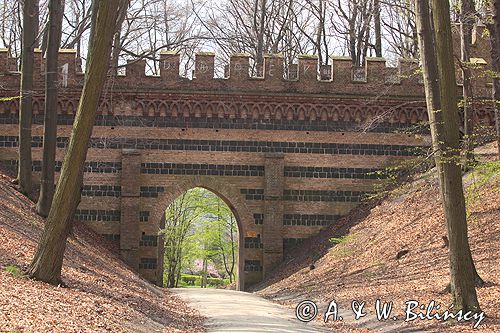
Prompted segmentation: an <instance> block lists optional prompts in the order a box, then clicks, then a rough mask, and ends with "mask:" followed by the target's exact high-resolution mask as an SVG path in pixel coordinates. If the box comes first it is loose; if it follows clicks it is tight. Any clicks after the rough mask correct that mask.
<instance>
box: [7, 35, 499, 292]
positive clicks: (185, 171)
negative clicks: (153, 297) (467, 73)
mask: <svg viewBox="0 0 500 333" xmlns="http://www.w3.org/2000/svg"><path fill="white" fill-rule="evenodd" d="M478 44H479V43H478ZM485 47H486V46H484V45H483V46H481V45H476V48H475V50H476V52H479V50H480V49H484V48H485ZM36 55H37V59H36V69H35V73H34V74H35V79H36V89H35V91H34V124H33V143H32V146H33V170H34V175H35V177H38V176H39V172H40V170H41V157H42V135H43V75H42V73H43V66H44V60H43V59H42V57H41V54H40V53H39V52H38V53H37V54H36ZM483 58H484V59H485V60H486V62H487V63H489V59H488V58H487V56H485V57H483ZM160 61H161V71H160V74H159V75H158V76H146V75H145V74H144V73H145V70H144V66H145V64H144V61H142V60H141V61H134V62H129V63H128V64H127V66H126V75H124V76H115V77H110V80H109V82H108V84H107V86H106V89H105V91H104V94H103V98H102V104H101V107H100V109H99V112H98V116H97V119H96V122H95V127H94V130H93V135H92V138H91V142H90V149H89V152H88V155H87V162H86V165H85V181H84V188H83V191H82V201H81V203H80V206H79V207H78V210H77V214H76V219H78V220H81V221H84V223H86V224H87V225H89V226H90V227H91V228H92V229H94V230H95V231H97V232H98V233H100V234H102V235H103V236H104V237H106V238H107V239H109V240H111V241H115V242H117V244H119V248H120V251H121V254H122V257H123V258H124V260H125V261H126V262H128V263H129V264H130V265H131V266H132V267H133V268H134V269H136V270H137V271H138V272H139V273H140V274H141V275H142V276H144V277H145V278H147V279H149V280H150V281H153V282H155V283H157V284H159V285H161V284H162V266H163V264H162V257H163V255H162V253H163V245H162V242H161V240H160V239H159V237H158V236H157V235H158V230H159V229H160V228H161V226H162V223H163V222H162V219H163V214H164V211H165V209H166V208H167V207H168V205H169V204H170V203H171V202H172V201H173V200H174V199H175V198H176V197H178V196H179V195H181V194H182V193H184V192H185V191H187V190H189V189H191V188H194V187H204V188H207V189H209V190H211V191H213V192H214V193H216V194H218V195H219V196H220V197H221V198H222V199H224V200H225V201H226V203H227V204H228V205H229V206H230V207H231V208H232V210H233V212H234V214H235V216H236V218H237V220H238V226H239V234H240V247H239V248H240V253H239V266H238V271H239V287H240V288H241V289H244V287H245V286H249V285H251V284H253V283H256V282H258V281H260V280H261V279H262V277H263V275H265V274H266V273H267V272H268V271H270V270H271V269H272V268H273V267H274V266H275V265H276V264H278V263H279V262H280V261H281V260H282V259H283V255H284V253H286V251H287V249H289V247H290V246H292V245H294V244H295V243H297V242H300V241H301V240H302V239H305V238H307V237H310V236H312V235H314V234H317V233H318V232H320V231H321V229H322V228H324V227H325V226H327V225H330V224H335V223H336V221H337V220H338V218H339V217H340V216H342V215H344V214H346V213H347V212H349V210H351V209H352V208H353V207H355V206H356V205H357V204H358V203H359V202H360V201H361V200H362V199H363V197H364V196H365V195H366V194H367V193H371V192H372V191H373V185H374V184H375V183H376V182H377V181H378V180H377V179H376V176H375V175H374V174H371V173H370V172H372V171H376V170H380V169H381V168H384V167H386V166H388V165H390V164H392V163H397V162H398V161H401V160H402V159H407V158H411V156H413V155H415V154H417V153H418V151H419V149H420V148H421V147H427V146H429V144H430V139H429V136H428V135H427V134H425V133H426V131H425V130H424V131H423V132H422V131H420V132H419V133H417V134H415V132H411V131H408V130H409V129H410V128H411V127H414V126H418V125H419V124H421V123H425V122H426V121H427V113H426V109H425V101H424V93H423V86H422V84H421V78H420V75H418V74H415V73H416V72H415V70H416V69H417V66H418V64H417V63H415V62H413V61H401V62H400V65H399V67H398V68H386V66H385V61H384V60H383V59H380V58H372V59H367V61H366V66H365V67H363V68H353V67H352V65H351V60H350V59H349V58H345V57H336V58H333V59H332V62H331V63H332V65H331V66H323V67H322V68H321V70H320V77H319V78H318V75H317V70H316V68H317V59H316V58H315V57H311V56H303V57H300V58H299V59H298V64H296V65H292V66H291V67H290V68H288V69H286V71H287V72H286V74H287V75H286V77H287V78H288V79H284V78H283V77H284V75H283V74H284V73H283V71H284V69H283V68H284V67H283V59H282V58H281V57H279V56H268V57H266V59H265V66H264V76H263V77H249V75H248V64H249V58H248V56H247V55H243V54H239V55H235V56H233V57H232V58H231V59H230V64H229V65H228V67H227V70H226V77H225V78H220V79H217V78H214V55H213V54H210V53H200V54H198V55H197V57H196V65H195V70H194V77H193V79H187V78H183V77H180V76H179V55H177V54H175V53H162V54H161V60H160ZM60 63H61V64H62V66H61V92H60V101H59V107H58V113H59V117H58V124H59V126H58V143H57V146H58V150H57V171H59V170H60V167H61V163H62V160H63V155H64V150H65V148H66V145H67V143H68V139H69V136H70V133H71V125H72V122H73V119H74V114H75V112H76V109H77V105H78V100H79V95H80V91H81V87H82V81H83V74H82V73H80V72H81V69H80V66H79V59H76V57H75V53H74V51H71V50H62V51H61V57H60ZM0 78H1V79H0V97H9V96H17V95H18V94H19V93H18V89H19V88H18V87H19V78H20V75H19V73H18V72H15V71H14V61H13V60H12V59H10V58H9V57H8V55H7V51H6V50H0ZM475 81H476V95H477V96H479V95H481V96H489V89H490V88H489V87H488V83H487V82H486V79H481V78H477V79H476V80H475ZM475 118H476V121H477V122H483V123H486V124H487V125H488V124H489V125H491V124H492V123H493V114H492V112H491V109H489V108H488V107H487V106H484V107H482V108H480V109H478V110H477V111H476V115H475ZM17 123H18V100H16V99H12V100H6V99H4V100H3V101H2V102H0V161H2V162H3V163H10V164H16V163H17V162H16V158H17V140H18V138H17V135H18V125H17Z"/></svg>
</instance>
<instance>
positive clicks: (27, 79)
mask: <svg viewBox="0 0 500 333" xmlns="http://www.w3.org/2000/svg"><path fill="white" fill-rule="evenodd" d="M37 34H38V1H37V0H25V1H24V6H23V33H22V44H23V48H22V55H21V88H20V92H21V101H20V105H19V158H18V160H19V164H18V173H17V181H18V183H19V190H20V191H21V192H22V193H24V194H26V195H30V194H31V190H32V179H31V163H32V162H31V124H32V118H33V67H34V66H33V65H34V48H35V47H36V37H37Z"/></svg>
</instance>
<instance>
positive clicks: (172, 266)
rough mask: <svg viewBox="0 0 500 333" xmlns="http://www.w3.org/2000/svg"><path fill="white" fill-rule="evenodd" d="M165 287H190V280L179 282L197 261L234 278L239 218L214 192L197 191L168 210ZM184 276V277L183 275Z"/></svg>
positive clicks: (198, 189) (180, 198)
mask: <svg viewBox="0 0 500 333" xmlns="http://www.w3.org/2000/svg"><path fill="white" fill-rule="evenodd" d="M165 214H166V222H165V228H164V229H163V230H162V231H161V233H162V234H163V235H164V236H165V237H164V239H165V260H164V262H165V273H166V277H165V281H166V282H165V285H166V286H168V287H174V286H175V284H176V281H177V280H179V281H178V284H179V285H182V284H184V285H186V286H189V285H190V283H192V281H191V279H188V280H184V281H182V278H181V279H178V277H180V274H181V272H185V271H189V270H191V269H192V267H193V265H194V262H195V261H196V260H202V261H209V262H210V263H212V264H213V265H215V266H216V268H217V270H218V272H219V274H221V275H231V278H234V271H235V267H236V260H237V253H238V235H237V232H238V227H237V223H236V218H235V217H234V215H233V213H232V211H231V209H230V208H229V207H228V206H227V205H226V204H225V202H224V201H223V200H222V199H221V198H219V197H218V196H217V195H215V194H214V193H212V192H210V191H208V190H206V189H203V188H195V189H192V190H190V191H188V192H186V193H185V194H184V195H182V196H181V197H179V198H177V199H176V200H175V201H174V202H173V203H172V204H171V205H170V206H169V207H168V209H167V210H166V212H165ZM183 276H184V275H183Z"/></svg>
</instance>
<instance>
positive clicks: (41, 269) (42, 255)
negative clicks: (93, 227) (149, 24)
mask: <svg viewBox="0 0 500 333" xmlns="http://www.w3.org/2000/svg"><path fill="white" fill-rule="evenodd" d="M94 3H95V2H94ZM119 3H120V0H107V1H100V2H99V9H98V11H97V17H96V22H95V30H94V34H93V35H92V36H91V40H92V42H91V49H90V50H89V59H88V65H87V73H86V77H85V83H84V86H83V90H82V96H81V98H80V104H79V106H78V111H77V114H76V118H75V122H74V125H73V131H72V134H71V139H70V142H69V145H68V149H67V151H66V155H65V158H64V163H63V167H62V170H61V175H60V179H59V181H58V182H57V187H56V192H55V195H54V201H53V204H52V207H51V209H50V212H49V216H48V218H47V222H46V224H45V228H44V231H43V234H42V237H41V239H40V242H39V244H38V247H37V251H36V253H35V256H34V258H33V261H32V262H31V264H30V267H29V269H28V274H29V276H30V277H32V278H35V279H37V280H41V281H45V282H48V283H52V284H59V283H61V267H62V262H63V257H64V251H65V248H66V239H67V235H68V232H69V230H70V228H71V222H72V219H73V215H74V212H75V209H76V206H77V204H78V202H79V198H80V191H79V186H80V184H81V181H82V180H81V178H82V176H83V173H82V170H83V164H84V162H85V158H86V155H87V150H88V144H89V140H90V136H91V134H92V127H93V125H94V120H95V115H96V112H97V107H98V106H99V100H100V96H101V93H102V90H103V87H104V83H105V81H106V76H107V73H108V65H109V58H110V53H111V42H112V38H113V33H114V31H115V26H116V18H117V10H118V5H119Z"/></svg>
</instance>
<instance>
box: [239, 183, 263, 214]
mask: <svg viewBox="0 0 500 333" xmlns="http://www.w3.org/2000/svg"><path fill="white" fill-rule="evenodd" d="M240 193H241V194H243V195H244V196H245V199H247V200H264V190H263V189H255V188H242V189H240ZM254 218H255V215H254Z"/></svg>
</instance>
